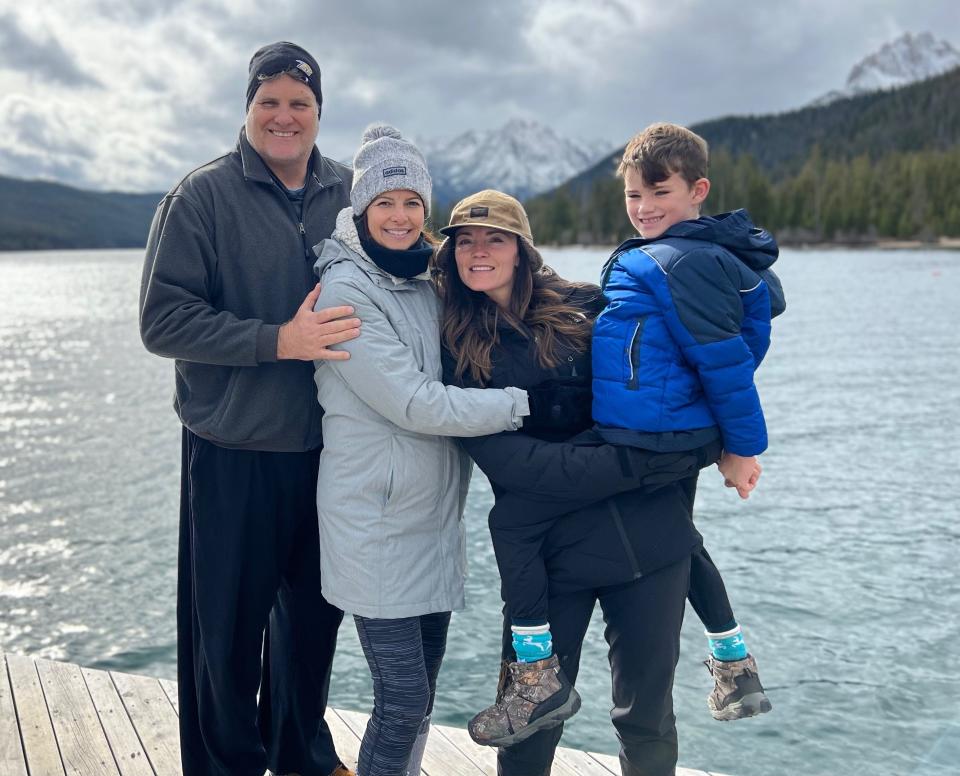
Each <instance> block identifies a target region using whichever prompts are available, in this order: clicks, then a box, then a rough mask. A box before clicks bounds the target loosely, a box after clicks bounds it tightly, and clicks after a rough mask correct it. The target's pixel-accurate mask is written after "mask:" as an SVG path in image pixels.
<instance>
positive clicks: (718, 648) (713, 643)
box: [707, 625, 747, 662]
mask: <svg viewBox="0 0 960 776" xmlns="http://www.w3.org/2000/svg"><path fill="white" fill-rule="evenodd" d="M707 642H708V643H709V644H710V653H711V654H712V655H713V657H714V658H715V659H716V660H722V661H725V662H731V661H734V660H743V659H744V658H745V657H746V656H747V643H746V642H745V641H744V640H743V633H742V632H741V630H740V626H739V625H738V626H737V627H736V628H733V629H732V630H729V631H725V632H723V633H710V632H707Z"/></svg>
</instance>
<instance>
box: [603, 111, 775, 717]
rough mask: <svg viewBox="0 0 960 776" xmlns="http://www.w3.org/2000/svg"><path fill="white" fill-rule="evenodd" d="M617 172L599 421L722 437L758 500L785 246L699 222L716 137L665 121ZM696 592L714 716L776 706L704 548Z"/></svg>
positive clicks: (653, 443)
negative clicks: (628, 233) (619, 205)
mask: <svg viewBox="0 0 960 776" xmlns="http://www.w3.org/2000/svg"><path fill="white" fill-rule="evenodd" d="M617 174H618V175H619V176H621V177H622V178H623V180H624V196H625V201H626V208H627V215H628V216H629V218H630V222H631V223H632V224H633V226H634V227H635V228H636V230H637V232H638V233H639V235H640V236H639V238H634V239H631V240H628V241H626V242H625V243H623V245H621V246H620V247H619V248H618V249H617V250H616V251H615V252H614V254H613V255H612V256H611V257H610V260H609V261H608V262H607V265H606V266H605V267H604V272H603V283H602V285H603V290H604V295H605V297H606V299H607V306H606V308H605V309H604V311H603V313H601V315H600V316H599V317H598V319H597V324H596V326H595V328H594V336H593V396H594V399H593V417H594V420H595V421H596V422H597V424H598V431H599V433H600V434H601V436H603V438H604V439H606V440H607V441H609V442H613V443H616V444H622V445H630V446H634V447H639V448H641V449H647V450H657V451H662V452H666V451H684V450H693V449H695V448H698V447H701V446H702V445H704V444H707V443H709V442H710V441H713V440H717V439H718V438H719V440H720V441H721V442H722V445H723V450H724V452H723V454H722V456H721V458H720V462H719V468H720V471H721V473H722V474H723V475H724V478H725V481H726V485H727V486H728V487H733V488H736V490H737V493H738V494H739V495H740V497H741V498H747V497H748V496H749V495H750V492H751V491H752V490H753V489H754V487H755V486H756V484H757V480H758V478H759V477H760V472H761V469H760V465H759V463H757V455H759V454H760V453H762V452H763V451H764V450H765V449H766V446H767V432H766V426H765V422H764V417H763V410H762V409H761V406H760V400H759V397H758V395H757V389H756V386H755V384H754V380H753V376H754V371H755V370H756V368H757V367H758V366H759V365H760V362H761V361H762V359H763V357H764V355H765V354H766V351H767V348H768V346H769V344H770V319H771V318H772V317H773V316H776V315H778V314H780V313H781V312H782V311H783V309H784V299H783V291H782V289H781V287H780V281H779V280H778V278H777V277H776V275H774V273H773V271H772V270H771V269H770V265H772V264H773V263H774V261H775V260H776V258H777V253H778V250H777V245H776V242H775V241H774V239H773V237H772V236H771V235H770V234H769V233H768V232H766V231H763V230H761V229H757V228H755V227H754V226H753V224H752V223H751V221H750V218H749V216H748V215H747V213H746V211H744V210H738V211H735V212H733V213H725V214H721V215H718V216H715V217H702V218H701V217H700V206H701V204H702V203H703V201H704V200H705V199H706V197H707V194H708V193H709V191H710V181H709V180H708V179H707V177H706V175H707V144H706V142H705V141H704V140H703V138H701V137H699V136H698V135H696V134H695V133H693V132H691V131H690V130H688V129H685V128H684V127H680V126H677V125H675V124H654V125H652V126H650V127H647V128H646V129H645V130H643V132H641V133H640V134H639V135H637V136H636V137H634V138H633V139H632V140H631V141H630V143H629V144H628V145H627V147H626V149H625V151H624V154H623V159H622V161H621V162H620V166H619V168H618V170H617ZM690 601H691V603H692V604H693V606H694V609H695V610H696V612H697V614H698V616H699V617H700V619H701V620H702V621H703V623H704V625H705V626H706V628H707V630H706V635H707V638H708V640H709V645H710V651H711V654H710V657H709V659H708V660H707V661H706V665H707V667H708V668H709V670H710V672H711V673H712V674H713V676H714V679H715V687H714V690H713V692H712V693H711V695H710V696H709V697H708V699H707V703H708V705H709V707H710V710H711V713H712V714H713V716H714V717H715V718H716V719H719V720H731V719H739V718H742V717H749V716H754V715H756V714H760V713H763V712H766V711H769V710H770V708H771V706H770V702H769V700H767V698H766V696H765V695H764V693H763V687H762V686H761V684H760V681H759V679H758V678H757V667H756V663H755V661H754V659H753V657H752V656H751V655H749V654H748V653H747V648H746V644H745V643H744V641H743V637H742V635H741V632H740V626H739V625H738V624H737V621H736V620H735V619H734V616H733V611H732V609H731V608H730V603H729V600H728V599H727V595H726V590H725V588H724V584H723V580H722V578H721V577H720V573H719V571H717V569H716V567H715V566H714V565H713V562H712V561H711V560H710V556H709V555H708V554H707V552H706V550H702V549H701V550H700V551H699V552H698V553H695V554H694V556H693V559H692V565H691V572H690Z"/></svg>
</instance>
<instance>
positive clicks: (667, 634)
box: [497, 559, 690, 776]
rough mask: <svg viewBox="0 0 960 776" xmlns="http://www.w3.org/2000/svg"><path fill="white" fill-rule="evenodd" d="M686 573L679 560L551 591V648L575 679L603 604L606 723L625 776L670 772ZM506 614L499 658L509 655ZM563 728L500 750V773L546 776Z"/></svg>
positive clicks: (673, 763) (505, 775)
mask: <svg viewBox="0 0 960 776" xmlns="http://www.w3.org/2000/svg"><path fill="white" fill-rule="evenodd" d="M689 575H690V563H689V560H687V559H684V560H682V561H680V562H678V563H674V564H673V565H671V566H667V567H665V568H662V569H660V570H658V571H656V572H654V573H652V574H650V575H649V576H647V577H642V578H640V579H637V580H635V581H633V582H627V583H624V584H622V585H613V586H610V587H604V588H599V589H596V590H584V591H578V592H574V593H567V594H562V595H556V596H551V597H550V601H549V616H550V630H551V633H552V634H553V647H554V652H555V653H556V654H557V656H558V658H559V660H560V665H561V666H562V667H563V670H564V672H565V673H566V674H567V676H568V677H569V678H570V680H571V681H572V682H574V683H576V678H577V674H578V673H579V668H580V653H581V648H582V645H583V638H584V635H585V634H586V631H587V626H588V624H589V622H590V616H591V615H592V613H593V608H594V604H595V602H596V601H598V600H599V601H600V607H601V609H602V611H603V618H604V622H605V623H606V628H605V630H604V637H605V638H606V640H607V644H608V645H609V660H610V668H611V673H612V679H613V710H612V711H611V713H610V718H611V721H612V722H613V725H614V727H615V728H616V731H617V737H618V738H619V739H620V744H621V752H620V763H621V768H622V769H623V773H624V775H625V776H673V774H674V772H675V768H676V762H677V731H676V725H675V718H674V715H673V675H674V671H675V669H676V665H677V660H678V659H679V655H680V626H681V624H682V622H683V610H684V605H685V599H686V594H687V586H688V580H689ZM509 625H510V616H509V613H505V618H504V641H503V655H504V658H505V659H510V658H509V655H510V654H512V652H511V651H510V650H511V641H510V635H509ZM562 732H563V728H562V726H558V727H556V728H552V729H549V730H544V731H542V732H540V733H537V734H535V735H533V736H531V737H530V738H529V739H527V740H526V741H523V742H522V743H520V744H517V745H516V746H511V747H507V748H504V749H500V750H499V751H498V753H497V773H498V774H499V775H500V776H547V774H549V773H550V766H551V763H552V762H553V755H554V750H555V749H556V747H557V744H558V743H559V741H560V736H561V734H562Z"/></svg>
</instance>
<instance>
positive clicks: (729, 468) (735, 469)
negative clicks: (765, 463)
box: [717, 450, 763, 498]
mask: <svg viewBox="0 0 960 776" xmlns="http://www.w3.org/2000/svg"><path fill="white" fill-rule="evenodd" d="M717 468H718V469H720V473H721V474H722V475H723V484H724V485H726V486H727V487H728V488H736V489H737V494H738V495H739V496H740V498H750V491H752V490H753V489H754V488H755V487H757V481H758V480H759V479H760V473H761V472H762V471H763V469H762V468H761V467H760V464H759V463H758V461H757V456H755V455H751V456H748V457H744V456H742V455H735V454H734V453H728V452H727V451H726V450H724V452H723V455H721V456H720V462H719V463H718V464H717Z"/></svg>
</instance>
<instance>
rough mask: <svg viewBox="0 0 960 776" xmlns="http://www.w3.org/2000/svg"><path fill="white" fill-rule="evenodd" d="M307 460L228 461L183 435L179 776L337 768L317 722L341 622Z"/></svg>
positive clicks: (251, 456) (250, 457) (318, 775)
mask: <svg viewBox="0 0 960 776" xmlns="http://www.w3.org/2000/svg"><path fill="white" fill-rule="evenodd" d="M318 461H319V452H316V451H314V452H309V453H268V452H257V451H250V450H228V449H225V448H222V447H218V446H217V445H214V444H212V443H210V442H207V441H206V440H204V439H201V438H200V437H198V436H196V435H194V434H193V433H191V432H190V431H188V430H186V429H184V433H183V461H182V466H183V468H182V473H181V497H180V553H179V567H178V581H177V678H178V681H179V685H180V688H179V689H180V693H179V702H180V745H181V758H182V761H183V774H184V776H263V772H264V770H265V769H266V768H270V770H272V771H274V772H277V773H291V772H296V773H299V774H302V775H303V776H329V774H330V773H331V772H332V771H333V770H334V768H336V766H337V764H338V762H339V761H338V758H337V755H336V752H335V750H334V746H333V739H332V737H331V735H330V731H329V730H328V728H327V725H326V723H325V722H324V721H323V713H324V710H325V707H326V701H327V689H328V686H329V681H330V669H331V664H332V661H333V653H334V648H335V646H336V638H337V629H338V627H339V626H340V621H341V620H342V619H343V612H341V611H340V610H339V609H337V608H336V607H334V606H331V605H330V604H328V603H327V602H326V601H325V600H324V599H323V597H322V596H321V595H320V546H319V539H318V531H317V513H316V482H317V463H318ZM258 688H259V689H260V703H259V708H258V704H257V690H258Z"/></svg>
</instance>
